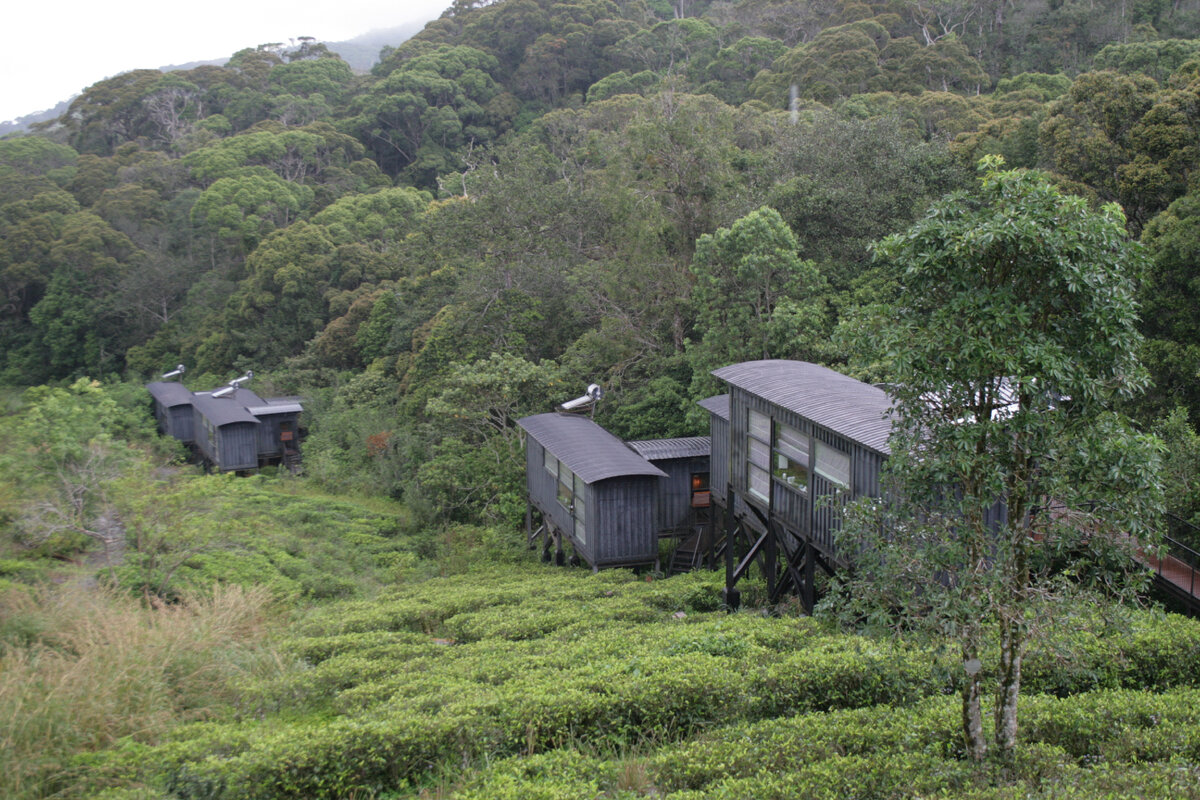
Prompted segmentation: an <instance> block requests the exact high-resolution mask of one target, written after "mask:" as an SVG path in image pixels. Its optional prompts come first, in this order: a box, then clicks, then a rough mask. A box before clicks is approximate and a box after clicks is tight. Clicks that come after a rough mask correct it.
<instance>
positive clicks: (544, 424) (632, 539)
mask: <svg viewBox="0 0 1200 800" xmlns="http://www.w3.org/2000/svg"><path fill="white" fill-rule="evenodd" d="M517 424H518V425H520V426H521V428H522V429H524V431H525V433H526V447H525V478H526V486H527V488H528V490H529V506H528V511H527V513H526V521H527V525H526V529H527V533H528V535H529V538H530V543H531V544H532V542H533V540H534V539H535V538H536V537H537V536H538V535H539V534H540V535H541V536H542V537H543V546H542V553H543V558H544V559H546V560H549V558H550V549H551V547H553V548H554V560H555V562H556V563H558V564H562V563H563V561H564V558H565V555H564V554H565V550H564V547H565V546H567V545H569V546H570V548H571V549H572V550H573V552H574V558H578V559H581V560H583V561H586V562H587V563H588V564H589V565H590V566H591V567H592V569H593V570H598V569H603V568H605V567H643V566H650V565H653V564H654V563H655V561H656V560H657V559H658V531H657V529H656V527H655V495H656V492H657V490H658V482H659V480H660V479H663V478H666V477H667V473H665V472H663V471H662V470H661V469H659V468H658V467H656V466H654V465H653V464H651V463H650V462H649V461H647V460H646V459H645V458H642V456H640V455H638V454H637V453H636V452H635V451H634V450H632V449H631V448H630V447H628V446H626V444H625V443H624V442H622V441H621V440H620V439H618V438H617V437H616V436H614V435H613V434H611V433H609V432H608V431H606V430H605V429H604V428H602V427H600V426H599V425H597V424H596V423H595V422H593V421H592V420H591V419H590V418H589V417H586V416H583V415H580V414H571V413H566V412H551V413H548V414H538V415H536V416H532V417H525V418H524V419H521V420H519V421H518V423H517ZM535 512H536V513H537V514H538V515H540V517H541V525H540V526H539V527H538V528H537V529H534V527H533V515H534V513H535Z"/></svg>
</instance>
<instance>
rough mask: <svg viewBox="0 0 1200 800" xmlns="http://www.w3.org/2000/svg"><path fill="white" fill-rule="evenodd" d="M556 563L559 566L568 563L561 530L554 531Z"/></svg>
mask: <svg viewBox="0 0 1200 800" xmlns="http://www.w3.org/2000/svg"><path fill="white" fill-rule="evenodd" d="M554 563H555V565H556V566H559V567H561V566H562V565H563V564H565V563H566V556H565V555H564V554H563V543H562V532H560V531H555V533H554Z"/></svg>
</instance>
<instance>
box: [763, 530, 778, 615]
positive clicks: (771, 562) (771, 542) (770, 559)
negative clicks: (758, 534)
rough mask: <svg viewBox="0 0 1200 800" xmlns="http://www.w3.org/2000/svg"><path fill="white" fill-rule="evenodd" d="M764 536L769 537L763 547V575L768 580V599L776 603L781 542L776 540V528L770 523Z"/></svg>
mask: <svg viewBox="0 0 1200 800" xmlns="http://www.w3.org/2000/svg"><path fill="white" fill-rule="evenodd" d="M763 535H764V536H766V537H767V541H766V543H765V544H764V545H763V558H764V563H763V574H764V575H765V576H766V578H767V597H768V598H769V599H770V602H772V603H774V602H775V601H776V599H777V598H776V596H775V583H776V580H777V579H778V577H779V576H778V574H777V573H778V571H779V541H778V540H777V539H776V538H775V526H774V525H771V524H769V523H768V525H767V532H766V533H765V534H763Z"/></svg>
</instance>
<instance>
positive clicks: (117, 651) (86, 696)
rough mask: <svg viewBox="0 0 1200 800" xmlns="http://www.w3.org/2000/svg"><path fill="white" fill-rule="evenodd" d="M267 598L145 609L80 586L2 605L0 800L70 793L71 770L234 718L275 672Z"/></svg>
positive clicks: (234, 597)
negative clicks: (122, 748) (240, 700)
mask: <svg viewBox="0 0 1200 800" xmlns="http://www.w3.org/2000/svg"><path fill="white" fill-rule="evenodd" d="M268 615H269V608H268V593H267V592H266V591H265V590H258V589H245V588H242V587H238V586H226V587H217V588H215V589H214V590H213V591H212V592H211V593H210V594H208V595H207V596H197V597H191V598H187V599H185V600H184V601H183V602H181V603H178V604H174V605H170V606H164V605H161V604H159V605H156V606H147V605H146V604H144V603H141V602H139V601H138V600H136V599H134V598H131V597H129V596H127V595H121V594H117V593H115V592H111V591H106V590H103V589H96V588H85V587H82V586H59V587H49V588H44V589H40V590H37V591H33V592H30V591H19V590H11V591H8V592H6V593H4V594H2V595H0V797H5V798H12V799H13V800H24V799H25V798H39V797H45V796H47V795H49V794H51V793H54V792H58V791H61V790H63V789H67V788H68V786H67V784H68V783H69V782H70V779H69V778H68V775H69V767H70V765H71V761H72V758H73V757H75V756H77V755H78V754H81V753H86V752H90V751H95V750H99V749H102V748H105V747H108V746H110V745H112V743H114V742H115V741H117V740H118V739H121V738H123V737H132V738H133V739H135V740H138V741H145V742H153V741H156V740H158V739H159V738H160V737H161V736H162V735H163V734H164V733H165V732H166V731H168V730H169V729H170V728H171V727H172V726H174V725H176V724H178V723H179V722H183V721H189V720H194V719H203V718H208V717H216V716H218V715H228V714H229V713H230V710H231V708H232V707H233V705H234V704H235V703H236V701H237V686H238V684H239V682H240V680H241V679H244V678H248V677H251V676H254V675H258V676H264V673H268V674H269V673H272V672H276V671H278V669H279V668H280V666H281V662H280V660H279V659H278V657H277V656H276V655H275V654H274V652H273V651H272V650H271V649H270V647H269V645H268V642H267V638H266V634H267V625H266V623H267V621H268Z"/></svg>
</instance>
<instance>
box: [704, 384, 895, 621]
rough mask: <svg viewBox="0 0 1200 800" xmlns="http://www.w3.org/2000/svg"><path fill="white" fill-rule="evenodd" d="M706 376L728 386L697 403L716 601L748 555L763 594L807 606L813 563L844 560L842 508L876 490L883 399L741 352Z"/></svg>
mask: <svg viewBox="0 0 1200 800" xmlns="http://www.w3.org/2000/svg"><path fill="white" fill-rule="evenodd" d="M713 375H714V376H715V377H717V378H718V379H719V380H721V381H722V382H724V383H725V384H726V386H727V387H728V388H729V394H728V395H726V396H720V397H717V398H708V399H707V400H704V401H702V402H701V404H702V405H703V406H704V407H705V408H707V409H708V411H709V415H710V422H711V426H712V431H713V441H714V445H713V454H714V459H713V461H714V469H713V472H714V487H715V486H716V485H717V484H716V481H717V480H722V481H724V486H723V487H722V488H721V489H720V490H717V491H714V497H715V498H716V499H717V509H716V513H715V516H716V517H717V518H718V522H717V524H718V525H719V526H720V529H721V532H722V533H723V536H722V537H721V538H723V541H724V550H723V554H724V556H725V601H726V603H727V604H728V605H729V606H730V607H734V608H736V607H737V605H738V602H739V599H740V593H739V591H738V589H737V584H738V581H740V580H741V578H743V577H744V576H745V575H746V574H747V573H748V571H749V570H750V568H751V566H752V565H753V564H755V563H757V564H758V565H759V567H760V569H761V572H762V574H763V575H764V577H765V580H766V584H767V595H768V597H769V599H770V600H771V602H775V601H777V600H779V599H780V598H781V597H782V596H783V595H785V594H794V595H796V596H798V597H799V598H800V600H801V603H802V604H803V606H804V608H805V610H807V611H811V610H812V607H813V603H814V602H815V595H816V591H815V586H814V584H815V579H816V573H817V570H818V569H819V570H821V571H822V572H824V573H826V574H830V575H832V574H833V572H834V570H835V569H837V568H838V567H839V566H844V565H845V564H844V561H843V559H841V558H839V556H838V553H837V552H836V550H835V548H834V534H835V533H836V531H837V529H838V527H839V526H840V524H841V511H842V508H843V507H844V506H845V504H846V503H847V502H849V501H851V500H854V499H856V498H858V497H862V496H872V497H876V496H878V495H879V493H880V483H879V476H880V471H881V470H882V468H883V465H884V462H885V461H886V460H887V457H888V455H889V454H890V452H891V451H890V450H889V448H888V437H889V435H890V434H891V428H892V425H891V420H890V418H889V409H890V408H891V405H892V401H891V398H890V397H889V396H888V394H887V393H886V392H885V391H883V390H882V389H879V388H877V387H875V386H872V385H870V384H867V383H863V382H862V381H858V380H855V379H854V378H850V377H847V376H845V375H842V374H841V373H838V372H835V371H834V370H831V369H829V368H827V367H822V366H819V365H817V364H809V363H807V362H802V361H784V360H763V361H748V362H744V363H741V364H732V365H730V366H727V367H722V368H721V369H718V370H714V371H713ZM718 431H720V432H721V433H720V434H719V433H718ZM718 436H720V438H721V447H722V448H724V450H723V452H722V453H721V457H720V458H719V459H718V457H717V451H718V445H717V444H716V441H717V439H718ZM718 460H720V461H721V462H722V463H721V464H720V465H719V466H718V465H717V462H718ZM718 535H720V534H718Z"/></svg>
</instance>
